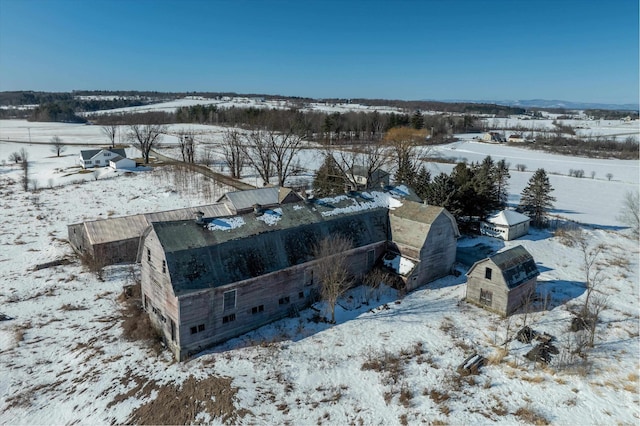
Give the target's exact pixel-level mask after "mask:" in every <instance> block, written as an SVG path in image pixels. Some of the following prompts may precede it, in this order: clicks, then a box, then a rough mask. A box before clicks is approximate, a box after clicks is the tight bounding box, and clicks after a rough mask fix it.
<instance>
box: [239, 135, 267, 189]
mask: <svg viewBox="0 0 640 426" xmlns="http://www.w3.org/2000/svg"><path fill="white" fill-rule="evenodd" d="M274 133H275V132H273V131H266V130H254V131H252V132H251V133H250V134H248V135H246V136H245V139H246V141H245V143H244V144H242V145H241V147H242V150H243V152H244V155H245V157H246V159H247V161H248V162H249V163H250V164H251V165H252V166H253V168H254V169H255V170H256V172H257V173H258V175H259V176H260V178H262V180H263V181H264V184H265V185H268V184H269V181H270V180H271V177H272V176H273V168H274V167H273V156H272V148H271V139H272V138H273V137H274V136H273V134H274Z"/></svg>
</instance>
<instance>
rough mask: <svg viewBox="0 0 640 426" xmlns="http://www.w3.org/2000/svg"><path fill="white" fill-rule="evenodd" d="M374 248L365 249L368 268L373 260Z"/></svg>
mask: <svg viewBox="0 0 640 426" xmlns="http://www.w3.org/2000/svg"><path fill="white" fill-rule="evenodd" d="M375 253H376V252H375V250H369V251H367V265H368V266H369V268H371V267H372V266H373V262H374V261H375Z"/></svg>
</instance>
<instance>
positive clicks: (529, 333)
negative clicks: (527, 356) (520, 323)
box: [516, 326, 538, 343]
mask: <svg viewBox="0 0 640 426" xmlns="http://www.w3.org/2000/svg"><path fill="white" fill-rule="evenodd" d="M537 336H538V332H537V331H535V330H533V329H531V327H529V326H524V327H522V328H521V329H520V331H518V334H516V339H517V340H518V341H519V342H522V343H531V341H532V340H533V339H535V338H536V337H537Z"/></svg>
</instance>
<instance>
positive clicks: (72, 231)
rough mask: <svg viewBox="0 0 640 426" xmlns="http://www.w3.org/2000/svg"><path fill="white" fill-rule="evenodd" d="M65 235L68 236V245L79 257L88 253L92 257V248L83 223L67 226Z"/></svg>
mask: <svg viewBox="0 0 640 426" xmlns="http://www.w3.org/2000/svg"><path fill="white" fill-rule="evenodd" d="M67 233H68V234H69V244H71V248H73V250H74V251H75V252H76V253H78V254H80V255H82V254H87V253H88V254H90V255H92V256H93V247H92V246H91V243H90V242H89V239H88V238H87V232H86V228H85V227H84V223H76V224H73V225H67Z"/></svg>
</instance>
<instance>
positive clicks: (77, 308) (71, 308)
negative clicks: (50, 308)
mask: <svg viewBox="0 0 640 426" xmlns="http://www.w3.org/2000/svg"><path fill="white" fill-rule="evenodd" d="M86 309H89V308H87V307H86V306H80V305H72V304H70V303H65V304H64V305H62V306H61V307H60V310H61V311H84V310H86Z"/></svg>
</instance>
